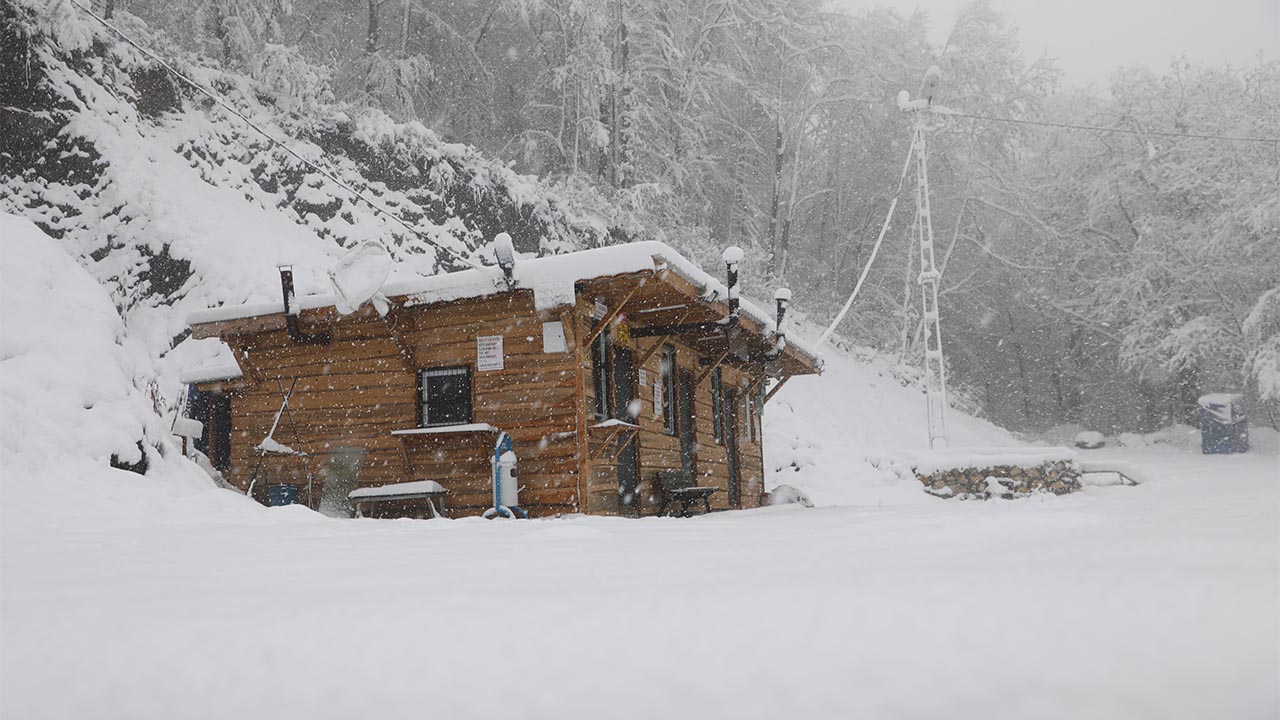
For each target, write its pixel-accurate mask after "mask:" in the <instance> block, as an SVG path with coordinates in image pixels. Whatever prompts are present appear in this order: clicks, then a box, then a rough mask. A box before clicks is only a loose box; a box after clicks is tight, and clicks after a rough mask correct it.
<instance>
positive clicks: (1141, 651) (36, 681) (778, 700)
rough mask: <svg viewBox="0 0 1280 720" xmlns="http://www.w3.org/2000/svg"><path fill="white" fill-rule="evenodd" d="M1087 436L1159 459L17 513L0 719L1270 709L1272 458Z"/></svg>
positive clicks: (8, 546) (1145, 714)
mask: <svg viewBox="0 0 1280 720" xmlns="http://www.w3.org/2000/svg"><path fill="white" fill-rule="evenodd" d="M1102 452H1103V453H1106V454H1107V455H1110V456H1113V457H1120V458H1123V459H1125V460H1126V461H1128V462H1130V463H1131V464H1134V465H1137V466H1140V467H1142V468H1143V469H1144V470H1145V471H1146V473H1147V474H1148V475H1149V476H1151V477H1152V478H1153V479H1152V481H1151V482H1149V483H1147V484H1145V485H1141V486H1138V487H1106V488H1088V489H1086V490H1085V491H1084V492H1082V493H1079V494H1076V495H1072V496H1067V497H1060V498H1059V497H1045V498H1039V499H1031V500H1023V501H1013V502H988V503H980V502H958V501H944V500H933V499H930V500H929V501H928V502H925V503H914V504H896V505H880V506H843V507H819V508H816V509H805V508H801V507H799V506H795V505H791V506H783V507H776V508H768V509H762V510H758V511H746V512H736V513H722V514H717V515H713V516H710V517H700V518H695V519H689V520H678V519H668V518H663V519H643V520H625V519H613V518H585V517H573V518H561V519H554V520H543V521H529V522H488V521H484V520H478V519H465V520H454V521H428V522H423V521H375V520H349V521H343V520H332V519H326V518H322V517H320V516H318V515H315V514H313V513H310V512H308V511H305V510H302V509H300V508H296V507H295V508H283V509H271V510H268V509H265V508H257V507H254V506H250V505H249V504H248V503H244V504H243V505H236V504H221V503H220V504H217V505H213V504H208V505H205V504H203V503H200V502H199V501H198V497H184V498H178V499H173V500H172V501H171V502H170V506H171V507H169V508H167V509H171V510H172V509H174V508H177V507H182V508H185V512H181V513H180V515H181V517H180V519H174V518H167V517H163V516H162V517H150V518H149V517H148V516H147V515H145V514H143V513H137V514H136V515H133V516H132V519H131V520H126V521H120V522H117V523H114V524H113V525H102V524H99V525H98V526H89V527H85V526H77V525H76V523H72V522H68V523H65V524H64V525H63V526H62V527H59V528H57V529H50V528H49V527H47V526H44V524H43V523H36V522H23V521H22V518H21V517H14V516H12V515H9V516H7V517H6V523H5V528H4V538H3V539H4V545H3V547H4V553H3V579H4V588H3V608H2V609H3V615H2V617H3V623H4V624H3V644H2V645H0V647H3V651H2V652H3V676H2V677H3V701H2V702H3V705H2V709H3V712H2V713H0V715H3V716H4V717H12V718H73V717H77V718H78V717H95V718H174V717H184V718H222V717H279V718H308V719H309V720H318V719H320V718H329V717H333V718H349V717H386V718H398V717H420V716H422V715H423V714H424V713H429V714H431V715H432V716H434V717H449V718H459V717H494V716H500V715H502V716H509V717H536V718H553V717H554V718H577V717H589V716H605V717H730V716H734V717H761V718H766V717H767V718H775V717H902V718H914V717H918V718H924V717H957V718H978V717H984V718H1000V717H1009V718H1028V717H1035V718H1059V717H1060V718H1085V717H1087V718H1161V719H1166V718H1197V719H1201V718H1207V717H1223V718H1227V717H1230V718H1274V717H1276V715H1277V713H1278V712H1280V699H1278V698H1280V687H1278V685H1277V683H1278V682H1280V679H1278V678H1280V665H1278V659H1277V652H1278V650H1277V638H1278V637H1280V635H1278V633H1280V628H1278V627H1277V614H1278V613H1280V602H1278V599H1280V594H1278V593H1280V589H1278V586H1277V572H1278V567H1280V566H1278V561H1280V560H1278V557H1277V520H1278V514H1277V497H1278V493H1277V487H1278V484H1277V481H1278V479H1280V477H1278V475H1280V472H1278V471H1280V467H1278V465H1277V460H1276V458H1275V457H1271V456H1265V455H1246V456H1210V457H1206V456H1200V455H1197V454H1193V453H1189V452H1185V451H1181V450H1176V449H1170V448H1159V449H1139V450H1106V451H1102ZM135 477H136V476H135ZM122 488H123V489H118V490H116V491H114V492H115V493H116V496H117V498H118V500H119V501H120V503H121V504H122V505H126V504H127V500H128V498H127V497H126V495H127V493H128V492H129V490H128V488H127V486H125V485H122ZM144 491H145V490H144V489H137V491H136V492H138V493H139V495H141V494H142V493H143V492H144ZM146 492H151V493H154V490H150V491H146ZM209 492H210V493H221V494H224V495H227V496H230V497H234V496H231V494H230V493H227V492H226V491H214V490H211V491H209ZM197 507H200V508H203V509H202V510H200V511H196V508H197ZM126 517H127V516H126Z"/></svg>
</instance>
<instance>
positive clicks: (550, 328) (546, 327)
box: [542, 320, 569, 353]
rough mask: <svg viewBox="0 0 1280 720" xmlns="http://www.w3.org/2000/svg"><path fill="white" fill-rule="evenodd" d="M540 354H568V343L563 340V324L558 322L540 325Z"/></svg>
mask: <svg viewBox="0 0 1280 720" xmlns="http://www.w3.org/2000/svg"><path fill="white" fill-rule="evenodd" d="M542 352H544V353H562V352H569V343H568V342H566V341H565V338H564V323H562V322H560V321H559V320H556V321H555V322H544V323H542Z"/></svg>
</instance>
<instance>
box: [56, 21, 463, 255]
mask: <svg viewBox="0 0 1280 720" xmlns="http://www.w3.org/2000/svg"><path fill="white" fill-rule="evenodd" d="M69 2H70V3H71V4H72V5H75V6H76V7H78V8H80V9H81V10H83V11H84V12H86V13H87V14H88V15H89V16H90V17H92V18H93V19H94V20H97V21H98V22H99V23H102V25H103V27H105V28H107V29H108V30H110V31H111V32H113V33H115V34H116V35H118V36H119V37H120V39H121V40H124V41H125V42H126V43H128V44H129V45H132V46H133V47H134V48H136V49H137V50H138V51H139V52H141V53H142V54H143V55H146V56H147V57H149V58H151V59H152V60H155V61H156V62H157V63H159V64H160V66H161V67H163V68H164V69H165V70H168V71H169V73H170V74H171V75H173V76H174V77H176V78H178V79H179V80H181V81H183V82H185V83H186V84H188V85H190V86H191V87H193V88H195V89H196V90H199V91H200V92H201V93H204V94H205V95H207V96H208V97H209V99H210V100H213V101H214V102H215V103H217V104H218V105H220V106H221V107H222V109H224V110H226V111H227V112H229V113H231V114H232V115H235V116H236V117H238V118H240V119H241V120H243V121H244V123H245V124H246V125H248V126H249V127H251V128H253V129H254V130H255V131H257V133H258V134H259V135H261V136H262V137H264V138H266V139H267V140H268V141H270V142H271V143H272V144H273V145H275V146H277V147H279V148H280V149H282V150H284V151H285V152H287V153H289V154H290V155H292V156H294V157H295V158H297V159H298V160H299V161H300V162H301V163H303V164H304V165H306V166H307V167H309V168H311V169H312V170H314V171H316V173H318V174H319V175H321V176H323V177H324V178H325V179H327V180H328V181H329V182H331V183H333V184H334V185H337V186H338V187H340V188H342V189H343V190H346V191H347V192H349V193H351V195H352V196H353V197H355V198H357V199H359V200H361V201H363V202H364V203H365V204H366V205H368V206H369V207H370V208H372V209H373V210H374V211H375V212H379V213H381V214H383V215H385V216H387V217H389V218H391V219H392V220H394V221H395V222H396V223H397V224H398V225H400V226H401V227H403V228H404V229H405V230H408V231H409V232H410V233H412V234H413V235H414V236H415V237H417V238H418V239H419V240H422V241H424V242H426V243H427V244H428V245H431V246H432V247H435V248H437V249H439V250H443V251H444V252H445V253H446V254H448V255H451V256H452V257H453V258H454V259H455V260H458V261H459V262H461V263H463V264H464V265H467V266H469V267H471V268H473V269H476V270H479V269H481V268H482V267H484V266H483V265H480V264H479V263H476V262H475V261H473V260H470V259H468V258H466V257H464V256H462V255H461V254H460V253H458V252H457V251H456V250H452V249H450V248H448V247H445V246H444V245H441V244H439V243H437V242H436V241H435V240H432V239H431V238H430V237H427V236H426V235H424V234H423V233H422V232H421V231H419V230H418V229H417V228H414V227H412V226H410V225H409V224H408V223H407V222H405V221H404V220H403V219H401V218H400V216H399V215H396V214H395V213H393V212H391V211H390V210H388V209H387V208H385V207H383V206H382V205H380V204H378V203H377V202H375V201H373V200H371V199H370V198H369V197H368V196H366V195H365V194H364V193H362V192H360V191H359V190H356V189H355V188H353V187H351V186H350V185H348V184H346V183H345V182H343V181H342V180H339V179H338V178H337V177H336V176H334V175H333V174H332V173H330V172H329V171H328V170H326V169H324V168H322V167H320V166H319V165H317V164H316V163H314V162H312V161H310V160H308V159H307V158H305V157H303V156H302V155H301V154H299V153H298V152H297V151H296V150H294V149H293V148H291V147H289V146H288V145H286V144H284V142H283V141H281V140H277V139H276V138H275V137H274V136H273V135H271V134H270V133H268V132H267V131H266V130H263V129H262V128H261V127H259V126H258V125H257V124H256V123H254V122H253V121H252V120H250V119H249V118H248V117H246V116H245V114H244V113H242V112H240V111H239V110H236V109H235V108H234V107H232V106H231V105H230V104H229V103H227V102H226V101H225V100H223V99H222V97H221V96H219V95H218V94H217V93H215V92H214V91H212V90H210V89H209V88H207V87H205V86H204V85H201V84H200V83H198V82H196V81H195V80H192V79H191V78H189V77H187V76H186V75H183V74H182V73H181V72H178V71H177V70H176V69H174V68H173V66H171V65H170V64H169V63H167V62H165V61H164V60H163V59H162V58H161V57H159V56H158V55H156V54H155V53H153V52H151V51H150V50H148V49H146V48H144V47H142V46H141V45H139V44H138V43H136V42H134V40H133V38H130V37H129V36H128V35H126V34H125V33H124V32H123V31H122V30H120V29H119V28H117V27H116V26H114V25H112V24H111V23H109V22H107V21H106V19H104V18H102V17H100V16H99V15H98V14H97V13H95V12H94V11H93V10H91V9H89V8H87V7H85V6H84V5H81V4H80V3H79V2H77V1H76V0H69Z"/></svg>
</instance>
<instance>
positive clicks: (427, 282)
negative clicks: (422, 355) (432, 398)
mask: <svg viewBox="0 0 1280 720" xmlns="http://www.w3.org/2000/svg"><path fill="white" fill-rule="evenodd" d="M664 267H665V268H668V269H670V270H672V271H674V272H675V273H676V274H678V275H680V276H681V277H683V278H684V279H686V280H688V281H689V282H691V283H693V284H694V285H695V286H697V287H698V288H699V289H700V290H701V291H702V293H703V294H704V295H713V296H714V297H717V298H727V297H728V289H727V288H726V287H725V285H724V283H722V282H721V281H719V280H717V279H715V278H714V277H713V276H711V275H710V274H709V273H707V272H706V271H705V270H703V269H702V268H700V267H698V266H697V265H696V264H694V263H693V262H692V261H690V260H689V259H688V258H686V257H684V256H683V255H681V254H680V253H679V252H677V251H676V250H675V249H674V248H672V247H671V246H669V245H667V244H666V243H662V242H658V241H655V240H645V241H641V242H634V243H627V244H624V245H610V246H606V247H602V248H593V249H589V250H579V251H576V252H571V253H564V254H560V255H547V256H544V257H540V258H531V259H527V260H521V261H520V262H518V263H516V267H515V286H516V287H517V288H521V289H529V290H533V294H534V305H535V306H536V307H537V308H538V309H539V310H550V309H554V308H557V307H564V306H567V305H572V304H573V303H574V302H575V289H574V288H575V285H576V284H577V283H578V282H579V281H583V280H591V279H595V278H601V277H608V276H611V275H623V274H627V273H633V272H642V271H645V270H650V271H655V272H656V271H657V270H660V269H663V268H664ZM501 278H502V273H501V270H500V269H499V268H497V267H495V266H486V267H483V268H478V269H470V270H459V271H455V272H451V273H442V274H437V275H431V276H428V277H422V278H416V279H413V280H403V281H397V282H389V283H387V284H386V285H385V286H384V287H383V288H382V294H383V295H385V296H387V297H401V296H403V297H406V298H407V303H406V304H408V305H424V304H430V303H436V302H447V301H450V300H459V299H462V298H470V297H485V296H488V295H493V294H497V293H500V292H506V290H507V287H506V284H505V283H503V282H502V280H501ZM336 300H337V297H336V296H335V295H333V294H318V295H306V296H302V297H299V298H298V308H299V309H300V310H313V309H318V308H327V307H333V306H334V303H335V301H336ZM739 307H740V309H741V312H742V313H743V314H745V315H747V316H749V317H751V318H752V319H753V320H755V321H757V322H759V323H760V324H761V325H762V327H763V331H764V332H766V333H770V332H773V331H774V329H775V324H774V319H773V317H772V316H771V315H770V314H769V313H766V312H765V311H763V310H761V309H760V308H759V307H758V306H757V305H755V304H754V303H751V302H749V301H747V300H742V301H741V302H740V305H739ZM282 312H284V302H283V300H281V301H275V302H265V303H246V304H243V305H224V306H221V307H216V308H209V309H206V310H197V311H195V312H192V313H191V314H189V315H188V316H187V325H188V326H193V325H201V324H205V323H215V322H223V321H227V320H241V319H245V318H251V317H259V316H262V315H273V314H276V313H282ZM787 344H788V345H790V346H791V347H792V348H793V349H795V350H797V351H798V352H800V353H802V354H804V355H807V356H808V357H809V358H810V359H812V360H813V362H814V364H815V365H817V366H818V367H819V368H821V367H822V365H823V359H822V355H821V354H820V353H818V351H817V350H816V349H815V348H813V347H812V346H810V345H809V344H808V343H807V342H805V341H803V340H802V339H800V338H799V337H796V336H795V335H788V336H787Z"/></svg>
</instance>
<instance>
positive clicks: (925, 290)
mask: <svg viewBox="0 0 1280 720" xmlns="http://www.w3.org/2000/svg"><path fill="white" fill-rule="evenodd" d="M912 105H914V106H915V107H907V108H904V109H907V110H911V112H912V115H913V116H914V121H915V128H914V134H913V136H912V139H911V142H912V143H913V145H914V148H915V156H916V223H915V234H916V242H917V245H918V246H919V248H920V276H919V283H920V299H921V303H922V307H923V309H924V334H925V341H924V372H925V395H926V398H927V400H926V402H927V413H928V418H929V447H930V448H935V447H939V446H940V447H947V445H948V444H949V442H950V438H949V436H948V435H947V422H946V408H947V370H946V366H945V364H944V362H943V357H942V321H941V318H939V316H938V281H939V280H940V279H941V278H942V273H940V272H938V268H937V265H936V264H934V259H933V218H932V216H931V215H930V211H929V153H928V143H927V136H928V133H929V123H928V117H929V115H930V113H929V103H928V102H927V101H925V102H924V103H921V101H915V102H914V103H912Z"/></svg>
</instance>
